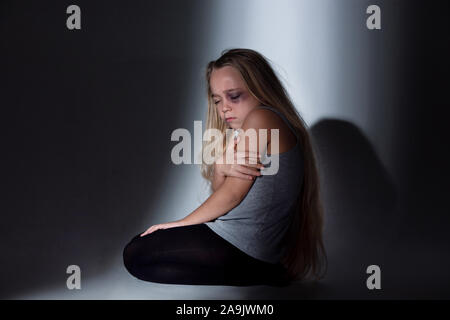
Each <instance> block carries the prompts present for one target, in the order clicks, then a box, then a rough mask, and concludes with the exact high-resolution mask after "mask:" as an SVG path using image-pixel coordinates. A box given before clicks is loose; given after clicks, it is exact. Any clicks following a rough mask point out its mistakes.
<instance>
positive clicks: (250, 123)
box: [244, 108, 281, 129]
mask: <svg viewBox="0 0 450 320" xmlns="http://www.w3.org/2000/svg"><path fill="white" fill-rule="evenodd" d="M276 118H278V117H277V115H276V114H275V113H274V112H273V111H271V110H268V109H260V108H255V109H253V110H252V111H250V112H249V113H248V115H247V117H246V118H245V120H244V123H245V125H246V127H247V128H254V129H270V128H275V127H276V125H277V124H278V123H279V122H278V121H277V119H276ZM280 120H281V119H280Z"/></svg>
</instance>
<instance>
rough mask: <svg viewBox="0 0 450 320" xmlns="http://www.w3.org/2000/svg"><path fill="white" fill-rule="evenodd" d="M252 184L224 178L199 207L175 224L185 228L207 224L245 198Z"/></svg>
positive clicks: (232, 178)
mask: <svg viewBox="0 0 450 320" xmlns="http://www.w3.org/2000/svg"><path fill="white" fill-rule="evenodd" d="M252 184H253V181H251V180H249V181H246V180H243V179H240V178H235V177H226V178H224V181H223V183H222V184H221V185H220V187H219V188H218V189H217V190H216V191H215V192H214V193H213V194H212V195H211V196H210V197H209V198H208V199H206V201H205V202H203V204H202V205H201V206H200V207H198V208H197V209H196V210H194V211H193V212H192V213H191V214H189V215H188V216H186V217H185V218H183V219H181V220H178V221H176V222H177V223H178V225H180V226H187V225H191V224H200V223H204V222H208V221H211V220H214V219H216V218H218V217H220V216H223V215H224V214H226V213H227V212H228V211H230V210H231V209H233V208H234V207H236V206H237V205H238V204H239V203H240V202H241V201H242V200H243V199H244V198H245V196H246V194H247V193H248V191H249V190H250V188H251V186H252Z"/></svg>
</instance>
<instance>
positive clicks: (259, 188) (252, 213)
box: [205, 106, 303, 263]
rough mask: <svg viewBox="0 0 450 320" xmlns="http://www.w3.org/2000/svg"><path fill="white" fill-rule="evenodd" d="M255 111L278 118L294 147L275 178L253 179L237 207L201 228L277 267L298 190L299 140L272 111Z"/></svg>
mask: <svg viewBox="0 0 450 320" xmlns="http://www.w3.org/2000/svg"><path fill="white" fill-rule="evenodd" d="M258 108H264V109H269V110H272V111H273V112H275V113H276V114H278V115H279V116H280V117H281V118H282V119H283V120H284V121H285V122H286V124H287V125H288V126H289V128H290V129H291V130H292V132H293V133H294V134H295V135H296V137H297V144H296V145H295V147H293V148H291V149H290V150H288V151H286V152H282V153H280V154H279V155H278V157H279V158H278V161H279V167H278V172H277V173H276V174H274V175H261V176H259V177H256V179H255V182H254V183H253V185H252V187H251V188H250V190H249V192H248V193H247V195H246V196H245V198H244V199H243V200H242V201H241V203H240V204H239V205H238V206H236V207H235V208H233V209H232V210H230V211H228V212H227V213H226V214H224V215H222V216H220V217H218V218H217V219H215V220H213V221H209V222H206V223H205V224H206V225H207V226H208V227H209V228H210V229H211V230H213V231H214V232H215V233H217V234H218V235H219V236H221V237H222V238H223V239H225V240H227V241H228V242H230V243H231V244H232V245H234V246H235V247H237V248H238V249H240V250H241V251H243V252H245V253H247V254H248V255H250V256H252V257H254V258H256V259H259V260H263V261H266V262H269V263H278V262H280V260H281V258H282V256H283V254H284V252H285V250H286V246H285V243H284V242H283V236H284V235H285V233H286V232H287V229H288V227H289V224H290V223H291V218H292V216H293V213H294V209H295V205H296V201H297V196H298V194H299V191H300V187H301V186H302V181H303V153H302V149H301V146H300V142H299V137H298V136H297V134H296V131H295V130H294V129H293V127H292V126H291V125H290V123H289V122H288V120H287V119H286V118H285V116H284V115H283V114H282V113H281V112H279V111H278V110H276V109H275V108H273V107H267V106H260V107H258ZM266 166H267V165H266Z"/></svg>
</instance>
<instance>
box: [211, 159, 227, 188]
mask: <svg viewBox="0 0 450 320" xmlns="http://www.w3.org/2000/svg"><path fill="white" fill-rule="evenodd" d="M224 181H225V176H224V175H222V174H220V173H219V172H218V170H217V167H216V165H215V164H214V177H213V180H212V184H211V187H212V190H213V192H215V191H216V190H217V189H219V187H220V186H221V185H222V183H223V182H224Z"/></svg>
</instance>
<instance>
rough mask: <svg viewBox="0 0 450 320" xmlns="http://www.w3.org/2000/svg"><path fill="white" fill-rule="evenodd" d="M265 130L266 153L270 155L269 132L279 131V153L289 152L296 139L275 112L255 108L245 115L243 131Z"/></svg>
mask: <svg viewBox="0 0 450 320" xmlns="http://www.w3.org/2000/svg"><path fill="white" fill-rule="evenodd" d="M248 128H253V129H256V130H258V129H267V142H268V146H267V147H268V152H269V153H271V151H272V150H271V139H270V138H271V130H272V129H276V130H279V139H280V140H279V151H278V152H280V153H282V152H285V151H288V150H290V149H291V148H292V147H293V146H295V144H296V137H295V135H294V134H293V133H292V131H291V129H289V127H288V125H287V124H286V122H285V121H284V120H283V119H282V118H281V117H280V116H279V115H278V114H277V113H275V112H273V111H272V110H269V109H263V108H255V109H253V110H252V111H251V112H249V114H248V115H247V117H246V119H245V121H244V125H243V129H245V130H246V129H248Z"/></svg>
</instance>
